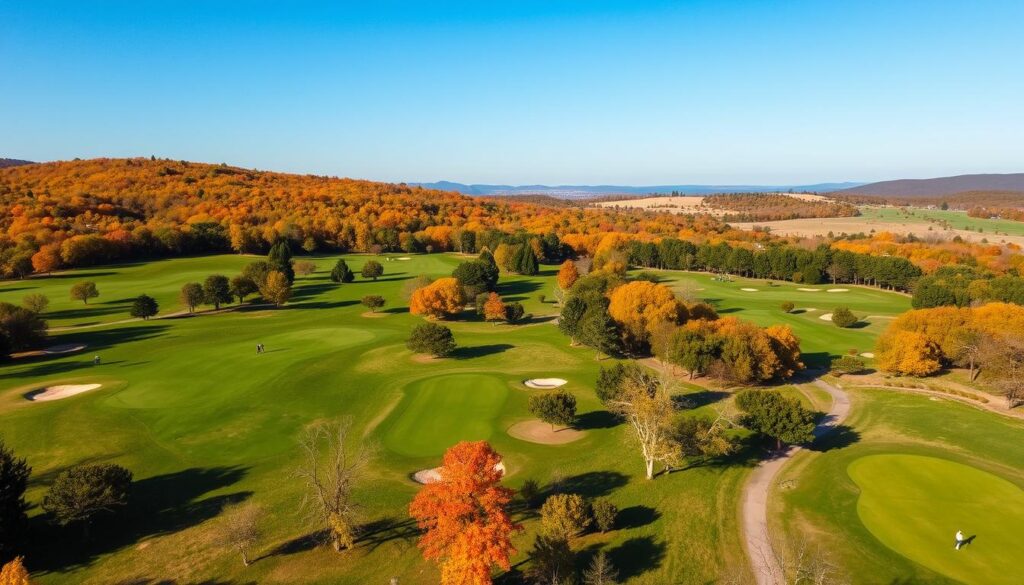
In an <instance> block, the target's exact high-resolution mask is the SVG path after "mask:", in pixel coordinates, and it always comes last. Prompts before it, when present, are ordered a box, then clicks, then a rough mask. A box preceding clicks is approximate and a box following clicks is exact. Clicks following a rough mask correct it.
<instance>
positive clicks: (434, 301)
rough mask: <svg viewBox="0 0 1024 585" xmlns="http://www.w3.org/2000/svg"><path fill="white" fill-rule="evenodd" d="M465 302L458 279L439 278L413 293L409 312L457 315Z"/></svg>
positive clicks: (414, 313)
mask: <svg viewBox="0 0 1024 585" xmlns="http://www.w3.org/2000/svg"><path fill="white" fill-rule="evenodd" d="M464 304H465V300H464V298H463V292H462V285H460V284H459V281H458V279H456V278H439V279H437V280H435V281H434V282H432V283H430V284H428V285H427V286H425V287H423V288H420V289H417V290H416V292H414V293H412V297H411V298H410V299H409V312H410V313H412V314H413V315H426V316H428V317H437V318H440V317H445V316H448V315H455V314H456V313H458V312H459V311H461V310H462V307H463V305H464Z"/></svg>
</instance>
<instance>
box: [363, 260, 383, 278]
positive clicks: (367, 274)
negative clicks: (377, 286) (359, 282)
mask: <svg viewBox="0 0 1024 585" xmlns="http://www.w3.org/2000/svg"><path fill="white" fill-rule="evenodd" d="M382 274H384V267H383V266H381V265H380V262H377V261H376V260H367V261H366V264H363V271H362V275H363V278H371V279H373V280H377V279H378V278H380V277H381V275H382Z"/></svg>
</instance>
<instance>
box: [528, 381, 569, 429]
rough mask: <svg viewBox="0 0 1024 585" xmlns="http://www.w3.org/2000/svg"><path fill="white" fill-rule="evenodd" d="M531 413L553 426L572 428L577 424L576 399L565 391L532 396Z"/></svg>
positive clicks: (552, 427) (553, 427)
mask: <svg viewBox="0 0 1024 585" xmlns="http://www.w3.org/2000/svg"><path fill="white" fill-rule="evenodd" d="M529 408H530V413H531V414H533V415H534V416H536V417H537V418H539V419H540V420H542V421H544V422H546V423H548V424H549V425H551V430H554V429H555V425H562V426H566V427H567V426H570V425H572V424H573V423H574V422H576V397H575V396H573V395H572V394H570V393H568V392H566V391H564V390H556V391H554V392H546V393H544V394H534V395H532V396H530V401H529Z"/></svg>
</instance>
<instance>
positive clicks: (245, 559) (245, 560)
mask: <svg viewBox="0 0 1024 585" xmlns="http://www.w3.org/2000/svg"><path fill="white" fill-rule="evenodd" d="M241 553H242V564H243V565H245V566H246V567H248V566H249V555H247V554H246V553H245V549H244V548H243V549H241Z"/></svg>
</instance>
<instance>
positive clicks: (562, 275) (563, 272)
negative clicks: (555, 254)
mask: <svg viewBox="0 0 1024 585" xmlns="http://www.w3.org/2000/svg"><path fill="white" fill-rule="evenodd" d="M579 277H580V271H579V269H577V268H576V263H575V262H573V261H572V260H566V261H565V262H562V267H561V268H559V269H558V288H560V289H562V290H569V287H571V286H572V285H573V284H575V283H576V281H577V280H578V279H579Z"/></svg>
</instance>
